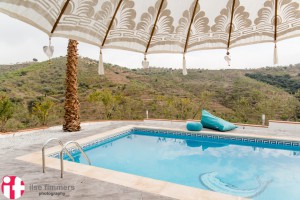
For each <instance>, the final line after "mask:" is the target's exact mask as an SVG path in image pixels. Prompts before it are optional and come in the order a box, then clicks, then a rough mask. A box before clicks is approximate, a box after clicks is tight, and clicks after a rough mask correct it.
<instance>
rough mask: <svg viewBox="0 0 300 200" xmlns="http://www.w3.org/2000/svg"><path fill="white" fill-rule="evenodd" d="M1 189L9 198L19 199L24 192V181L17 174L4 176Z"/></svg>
mask: <svg viewBox="0 0 300 200" xmlns="http://www.w3.org/2000/svg"><path fill="white" fill-rule="evenodd" d="M1 191H2V193H3V194H4V196H5V197H7V198H8V199H18V198H20V197H21V196H22V195H23V194H24V191H25V184H24V181H22V179H20V178H19V177H17V176H4V177H3V179H2V184H1Z"/></svg>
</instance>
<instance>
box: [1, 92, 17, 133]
mask: <svg viewBox="0 0 300 200" xmlns="http://www.w3.org/2000/svg"><path fill="white" fill-rule="evenodd" d="M13 113H14V105H13V103H12V102H11V101H10V99H9V98H8V97H7V96H6V95H1V94H0V123H1V124H0V131H4V129H5V125H6V123H7V121H8V120H9V119H11V118H12V116H13Z"/></svg>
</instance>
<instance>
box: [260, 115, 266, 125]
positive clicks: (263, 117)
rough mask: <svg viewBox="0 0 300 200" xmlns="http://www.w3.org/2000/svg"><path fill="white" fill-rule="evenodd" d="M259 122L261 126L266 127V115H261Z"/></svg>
mask: <svg viewBox="0 0 300 200" xmlns="http://www.w3.org/2000/svg"><path fill="white" fill-rule="evenodd" d="M261 120H262V125H263V126H265V125H266V115H265V114H262V115H261Z"/></svg>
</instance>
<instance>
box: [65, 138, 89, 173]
mask: <svg viewBox="0 0 300 200" xmlns="http://www.w3.org/2000/svg"><path fill="white" fill-rule="evenodd" d="M72 143H73V144H75V145H76V146H77V148H78V149H79V151H80V152H81V153H82V155H83V156H84V158H85V159H86V160H87V161H88V163H89V165H91V164H92V163H91V161H90V159H89V157H88V156H87V155H86V154H85V153H84V151H83V150H82V148H81V146H80V144H79V143H78V142H75V141H69V142H67V143H66V144H65V145H64V146H63V148H62V150H61V151H60V153H59V157H60V171H61V172H60V177H61V178H63V172H64V160H63V151H66V152H68V149H67V148H66V147H67V146H68V145H69V144H72Z"/></svg>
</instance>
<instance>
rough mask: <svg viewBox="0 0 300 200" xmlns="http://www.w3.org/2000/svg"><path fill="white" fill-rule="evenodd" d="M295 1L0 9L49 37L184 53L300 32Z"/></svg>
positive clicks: (169, 0) (157, 1) (103, 1)
mask: <svg viewBox="0 0 300 200" xmlns="http://www.w3.org/2000/svg"><path fill="white" fill-rule="evenodd" d="M299 2H300V0H229V1H227V0H1V1H0V12H2V13H5V14H7V15H9V16H11V17H14V18H17V19H19V20H22V21H24V22H26V23H29V24H31V25H33V26H34V27H36V28H38V29H40V30H42V31H44V32H45V33H47V34H48V35H49V36H59V37H66V38H72V39H76V40H79V41H83V42H87V43H90V44H93V45H97V46H100V47H103V48H117V49H124V50H130V51H136V52H141V53H145V52H146V53H185V52H190V51H196V50H204V49H227V48H228V49H229V48H232V47H236V46H241V45H248V44H254V43H262V42H274V41H275V42H276V41H280V40H283V39H287V38H291V37H296V36H298V35H299V34H300V11H299ZM275 16H277V17H275ZM231 25H232V26H231ZM153 27H155V28H153ZM2 28H3V27H2Z"/></svg>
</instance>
